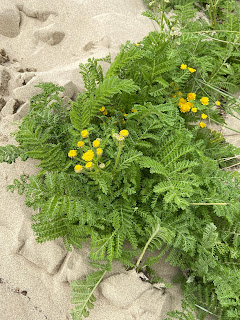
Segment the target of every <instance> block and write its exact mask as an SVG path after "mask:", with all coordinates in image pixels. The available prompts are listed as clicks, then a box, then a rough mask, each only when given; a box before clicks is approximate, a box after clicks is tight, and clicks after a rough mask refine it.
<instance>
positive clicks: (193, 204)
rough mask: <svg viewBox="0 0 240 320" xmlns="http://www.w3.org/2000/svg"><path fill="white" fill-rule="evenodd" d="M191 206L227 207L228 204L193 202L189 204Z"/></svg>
mask: <svg viewBox="0 0 240 320" xmlns="http://www.w3.org/2000/svg"><path fill="white" fill-rule="evenodd" d="M189 204H190V205H191V206H227V205H228V204H229V203H226V202H223V203H221V202H217V203H214V202H209V203H207V202H205V203H204V202H199V203H198V202H195V203H189Z"/></svg>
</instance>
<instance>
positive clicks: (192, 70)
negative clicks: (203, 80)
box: [188, 68, 197, 73]
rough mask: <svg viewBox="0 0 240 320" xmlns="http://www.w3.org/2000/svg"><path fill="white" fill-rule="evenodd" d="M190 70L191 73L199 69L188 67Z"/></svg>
mask: <svg viewBox="0 0 240 320" xmlns="http://www.w3.org/2000/svg"><path fill="white" fill-rule="evenodd" d="M188 70H189V71H190V72H191V73H193V72H195V71H197V70H196V69H193V68H188Z"/></svg>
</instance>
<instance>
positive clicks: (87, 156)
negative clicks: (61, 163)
mask: <svg viewBox="0 0 240 320" xmlns="http://www.w3.org/2000/svg"><path fill="white" fill-rule="evenodd" d="M81 136H82V138H83V139H85V138H87V137H88V136H89V132H88V130H86V129H85V130H82V131H81ZM87 144H88V146H89V147H90V149H89V150H87V151H85V145H86V143H85V142H84V141H82V140H80V141H78V142H77V146H78V147H79V148H82V149H83V150H84V151H85V152H84V153H83V154H82V157H81V158H82V160H84V161H86V162H87V163H86V165H85V168H86V169H87V170H90V169H92V168H94V166H95V162H96V165H97V162H98V159H99V158H96V160H95V161H94V162H93V159H94V158H95V154H96V156H97V157H100V156H101V155H102V153H103V149H102V148H99V147H100V144H101V139H99V138H97V139H95V140H94V141H93V142H92V146H93V147H94V148H95V152H94V149H93V150H92V146H91V142H90V140H89V139H88V140H87ZM77 155H78V151H77V150H70V151H69V152H68V156H69V157H70V158H76V157H77ZM77 159H78V158H77ZM104 167H105V164H104V163H101V165H99V168H101V169H103V168H104ZM74 171H75V172H76V173H79V172H82V171H83V166H82V165H81V164H76V165H75V167H74Z"/></svg>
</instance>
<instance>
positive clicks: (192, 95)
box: [187, 92, 196, 100]
mask: <svg viewBox="0 0 240 320" xmlns="http://www.w3.org/2000/svg"><path fill="white" fill-rule="evenodd" d="M195 98H196V93H193V92H190V93H188V95H187V99H188V100H195Z"/></svg>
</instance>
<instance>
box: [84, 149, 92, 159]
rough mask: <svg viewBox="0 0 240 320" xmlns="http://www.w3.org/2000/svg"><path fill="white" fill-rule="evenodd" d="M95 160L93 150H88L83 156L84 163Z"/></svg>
mask: <svg viewBox="0 0 240 320" xmlns="http://www.w3.org/2000/svg"><path fill="white" fill-rule="evenodd" d="M93 158H94V152H93V151H92V150H88V151H87V152H85V153H84V154H83V155H82V159H83V160H84V161H92V159H93Z"/></svg>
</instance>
